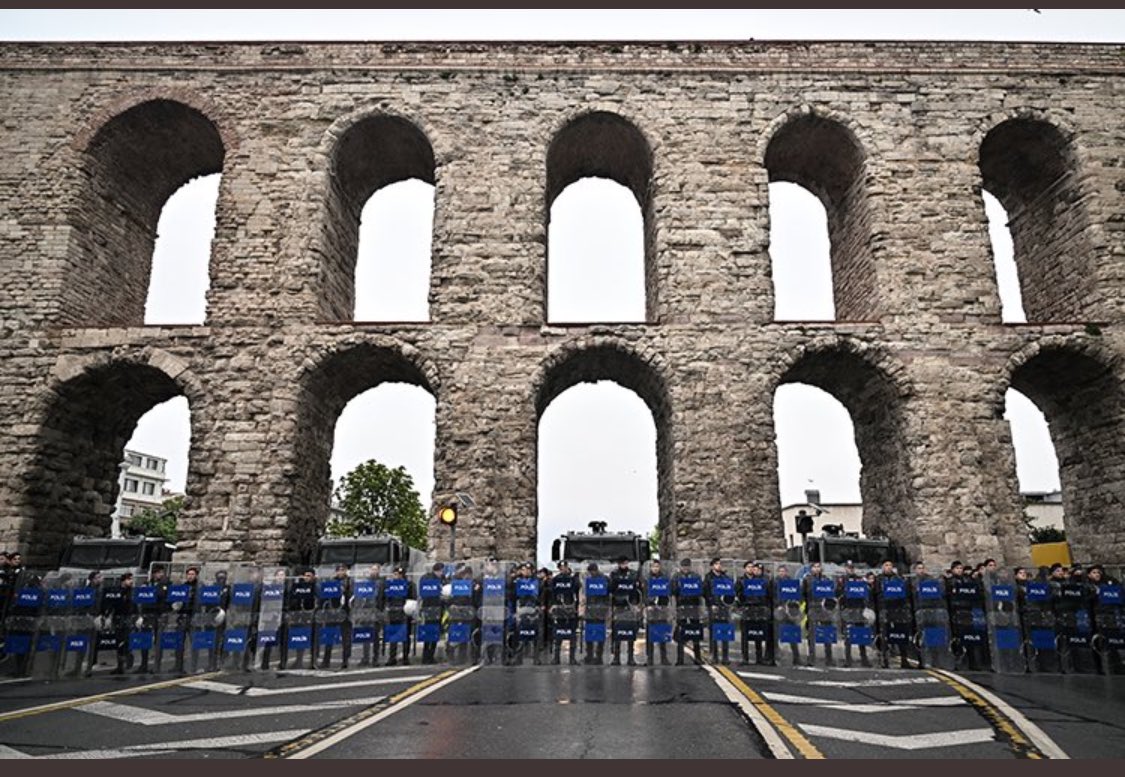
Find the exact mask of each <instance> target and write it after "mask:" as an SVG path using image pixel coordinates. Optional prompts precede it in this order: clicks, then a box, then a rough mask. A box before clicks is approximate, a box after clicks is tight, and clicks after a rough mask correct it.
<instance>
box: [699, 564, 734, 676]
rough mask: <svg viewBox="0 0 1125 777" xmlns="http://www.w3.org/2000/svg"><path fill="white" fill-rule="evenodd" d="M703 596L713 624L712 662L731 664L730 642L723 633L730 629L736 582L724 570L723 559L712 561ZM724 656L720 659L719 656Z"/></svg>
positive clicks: (705, 580) (704, 581)
mask: <svg viewBox="0 0 1125 777" xmlns="http://www.w3.org/2000/svg"><path fill="white" fill-rule="evenodd" d="M703 595H704V598H705V599H706V601H707V614H708V618H709V620H710V622H711V661H712V662H715V663H718V662H719V661H720V660H721V661H722V662H723V663H724V664H730V641H729V640H727V639H724V638H723V637H724V636H725V635H724V634H722V633H721V632H722V631H723V630H724V629H727V628H730V616H731V612H730V608H731V606H732V605H733V604H734V599H735V591H734V581H733V580H731V578H730V575H729V574H728V573H727V571H726V570H725V569H723V562H722V559H719V558H713V559H711V569H710V570H708V572H707V574H706V576H704V578H703ZM720 653H721V654H722V658H721V659H720V657H719V654H720Z"/></svg>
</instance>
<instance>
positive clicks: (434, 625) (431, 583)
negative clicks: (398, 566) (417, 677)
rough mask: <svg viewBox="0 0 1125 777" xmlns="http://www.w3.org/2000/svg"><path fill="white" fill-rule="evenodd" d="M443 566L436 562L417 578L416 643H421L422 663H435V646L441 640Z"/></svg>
mask: <svg viewBox="0 0 1125 777" xmlns="http://www.w3.org/2000/svg"><path fill="white" fill-rule="evenodd" d="M444 573H445V564H442V563H441V562H440V561H438V562H436V563H435V564H434V565H433V567H431V568H430V571H428V572H426V574H424V575H422V576H421V577H420V578H418V629H417V631H418V641H419V642H421V643H422V663H423V664H436V663H437V645H438V642H439V641H440V640H441V618H442V613H443V607H442V603H441V586H442V583H443V576H444Z"/></svg>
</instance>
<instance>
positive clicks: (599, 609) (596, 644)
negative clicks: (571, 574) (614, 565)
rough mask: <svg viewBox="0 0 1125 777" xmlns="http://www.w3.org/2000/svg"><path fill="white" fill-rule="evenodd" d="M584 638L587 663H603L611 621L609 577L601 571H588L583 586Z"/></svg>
mask: <svg viewBox="0 0 1125 777" xmlns="http://www.w3.org/2000/svg"><path fill="white" fill-rule="evenodd" d="M582 593H583V609H582V638H583V641H584V642H585V645H586V657H585V660H586V663H587V664H601V663H602V661H603V656H604V655H605V641H606V638H607V636H608V635H607V634H606V628H607V624H608V622H609V610H610V603H609V578H608V577H606V576H605V575H603V574H602V573H601V572H590V573H587V575H586V578H585V580H584V581H583V586H582Z"/></svg>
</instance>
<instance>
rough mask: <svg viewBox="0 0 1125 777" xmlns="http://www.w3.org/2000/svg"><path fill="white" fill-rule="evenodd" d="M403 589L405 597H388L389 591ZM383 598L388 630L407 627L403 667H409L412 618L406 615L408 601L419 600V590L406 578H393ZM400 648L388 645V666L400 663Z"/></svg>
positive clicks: (391, 643) (385, 589) (397, 644)
mask: <svg viewBox="0 0 1125 777" xmlns="http://www.w3.org/2000/svg"><path fill="white" fill-rule="evenodd" d="M399 586H401V587H402V590H403V592H404V593H405V594H406V595H405V596H403V597H399V596H398V595H393V596H388V595H387V589H388V588H392V589H397V588H398V587H399ZM383 596H384V602H385V607H386V610H385V611H386V613H387V628H388V629H390V628H395V629H398V628H400V627H403V626H405V627H406V642H403V643H402V665H403V666H409V664H410V625H411V624H410V618H409V617H408V616H407V614H406V600H407V599H415V598H417V590H416V589H415V587H414V583H412V582H411V581H410V580H407V579H405V578H398V577H393V578H391V579H390V580H388V581H387V582H386V585H384V586H383ZM398 646H399V643H397V642H390V643H388V652H387V666H394V665H395V664H396V663H397V661H398Z"/></svg>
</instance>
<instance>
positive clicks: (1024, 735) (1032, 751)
mask: <svg viewBox="0 0 1125 777" xmlns="http://www.w3.org/2000/svg"><path fill="white" fill-rule="evenodd" d="M927 671H928V672H929V673H930V674H931V675H933V676H934V677H936V678H937V679H939V680H940V681H941V682H944V683H945V684H946V685H948V686H950V687H951V688H953V690H955V691H957V693H959V694H961V696H963V697H964V698H965V700H966V701H967V702H969V704H972V705H973V706H974V707H976V709H977V711H978V712H980V714H981V715H983V716H984V718H985V720H987V721H988V722H989V723H991V724H992V725H993V727H994V728H995V729H996V730H997V731H998V732H999V733H1001V734H1002V735H1003V736H1004V737H1005V738H1006V739H1007V740H1008V743H1009V745H1011V747H1012V750H1013V751H1015V753H1016V755H1017V756H1021V757H1023V758H1032V759H1037V758H1070V756H1068V755H1067V754H1066V753H1065V752H1063V749H1062V748H1061V747H1059V746H1058V745H1057V744H1055V741H1054V740H1053V739H1051V738H1050V737H1049V736H1047V734H1046V733H1044V731H1043V729H1041V728H1039V726H1037V725H1035V724H1034V723H1032V722H1031V721H1030V720H1028V719H1027V718H1026V717H1025V716H1024V715H1023V714H1022V713H1021V712H1019V711H1018V710H1016V709H1015V708H1013V707H1012V706H1011V705H1010V704H1008V703H1007V702H1006V701H1004V700H1003V699H1001V698H1000V697H999V696H997V695H996V694H994V693H992V692H991V691H989V690H987V689H986V688H982V687H981V686H979V685H977V684H976V683H974V682H972V681H970V680H968V679H967V678H965V677H962V676H961V675H959V674H956V673H954V672H949V671H946V670H944V669H928V670H927Z"/></svg>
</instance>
